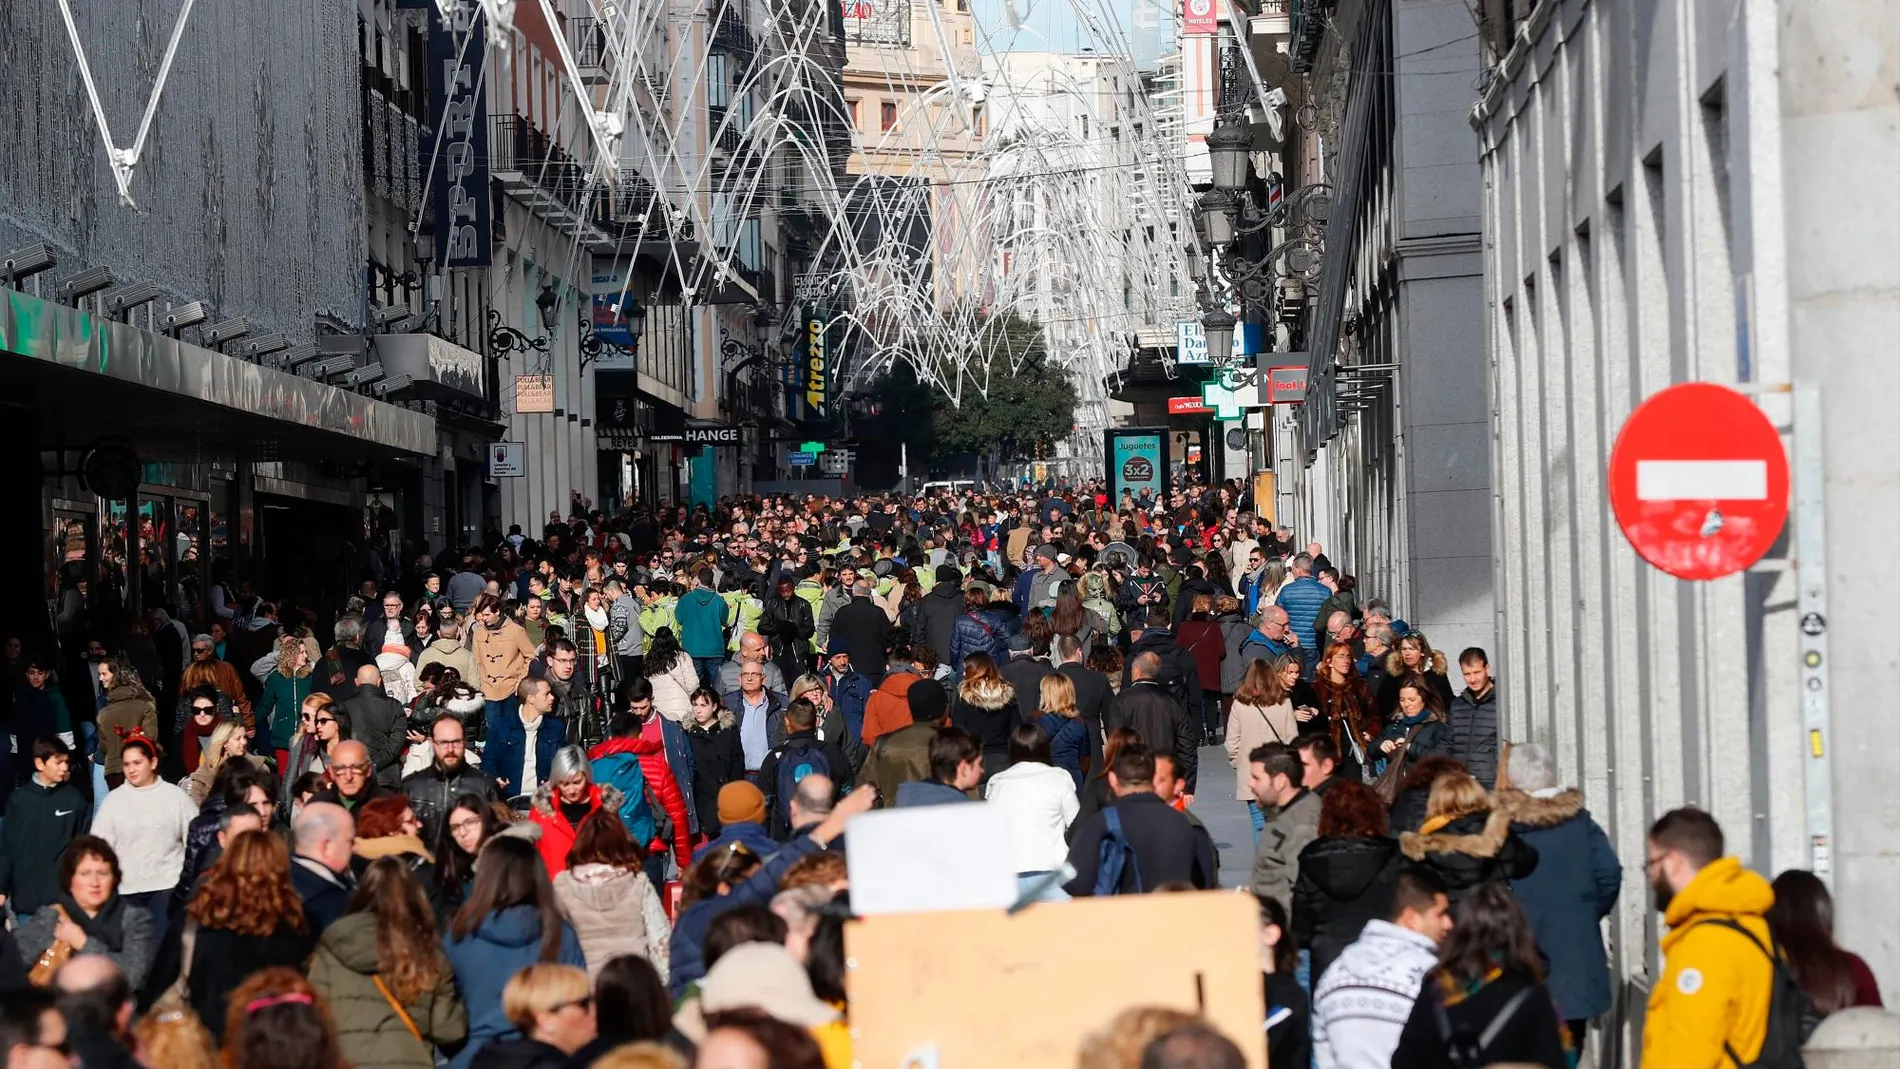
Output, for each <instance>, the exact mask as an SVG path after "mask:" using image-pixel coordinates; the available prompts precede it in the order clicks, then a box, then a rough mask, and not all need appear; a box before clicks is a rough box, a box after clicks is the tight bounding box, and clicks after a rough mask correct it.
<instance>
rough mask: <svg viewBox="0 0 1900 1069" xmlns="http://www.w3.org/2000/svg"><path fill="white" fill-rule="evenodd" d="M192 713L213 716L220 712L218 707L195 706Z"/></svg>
mask: <svg viewBox="0 0 1900 1069" xmlns="http://www.w3.org/2000/svg"><path fill="white" fill-rule="evenodd" d="M191 711H192V712H193V713H197V714H202V715H204V716H211V715H212V714H214V713H216V712H217V711H218V707H217V706H215V705H193V706H192V707H191Z"/></svg>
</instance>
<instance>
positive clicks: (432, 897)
mask: <svg viewBox="0 0 1900 1069" xmlns="http://www.w3.org/2000/svg"><path fill="white" fill-rule="evenodd" d="M384 857H393V858H395V859H397V860H398V861H401V862H402V863H403V866H404V867H405V868H407V869H408V870H409V874H410V875H411V876H414V877H415V878H416V882H417V883H419V884H421V885H422V887H423V889H424V890H426V891H427V892H428V893H429V905H430V907H431V908H433V909H434V910H435V911H436V912H437V913H438V914H441V913H442V912H444V909H445V904H444V902H443V901H442V899H441V897H440V889H439V887H438V886H437V881H436V878H435V856H434V855H433V854H431V853H430V852H429V848H428V847H427V846H425V845H423V842H422V821H421V820H420V819H418V818H417V816H416V812H415V810H414V809H411V808H410V807H409V799H408V798H406V797H404V796H403V795H400V794H399V795H396V796H395V797H394V798H376V799H372V800H371V801H368V802H364V803H363V804H362V805H360V806H358V807H357V809H356V845H355V847H353V848H352V850H351V857H350V871H352V872H354V873H356V875H357V878H358V879H361V878H362V875H363V873H364V872H365V871H366V870H367V869H368V868H369V864H370V862H372V861H375V860H376V859H378V858H384Z"/></svg>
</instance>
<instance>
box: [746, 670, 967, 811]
mask: <svg viewBox="0 0 1900 1069" xmlns="http://www.w3.org/2000/svg"><path fill="white" fill-rule="evenodd" d="M904 703H905V704H906V705H909V706H910V718H911V722H912V723H916V724H924V723H929V722H931V721H935V720H942V719H943V714H944V713H945V712H946V711H948V710H949V708H950V696H949V695H947V694H945V693H944V690H943V684H941V683H939V682H937V681H936V680H934V679H920V680H918V681H917V682H915V683H912V684H911V685H910V689H909V690H906V691H905V692H904ZM721 808H722V809H723V808H724V807H723V806H722V807H721Z"/></svg>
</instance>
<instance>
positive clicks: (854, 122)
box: [851, 100, 859, 130]
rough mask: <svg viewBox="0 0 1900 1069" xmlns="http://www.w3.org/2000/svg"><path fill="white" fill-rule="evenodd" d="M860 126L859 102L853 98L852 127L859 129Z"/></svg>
mask: <svg viewBox="0 0 1900 1069" xmlns="http://www.w3.org/2000/svg"><path fill="white" fill-rule="evenodd" d="M858 128H859V124H858V102H857V101H855V100H853V101H851V129H853V130H856V129H858Z"/></svg>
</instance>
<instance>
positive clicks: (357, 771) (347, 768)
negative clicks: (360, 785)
mask: <svg viewBox="0 0 1900 1069" xmlns="http://www.w3.org/2000/svg"><path fill="white" fill-rule="evenodd" d="M330 771H331V772H332V773H336V772H349V773H352V774H354V775H359V776H360V775H364V774H366V773H368V772H369V766H368V765H331V766H330Z"/></svg>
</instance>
